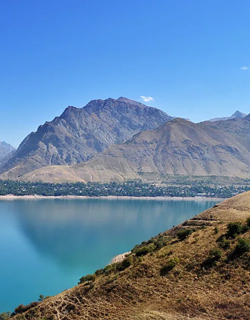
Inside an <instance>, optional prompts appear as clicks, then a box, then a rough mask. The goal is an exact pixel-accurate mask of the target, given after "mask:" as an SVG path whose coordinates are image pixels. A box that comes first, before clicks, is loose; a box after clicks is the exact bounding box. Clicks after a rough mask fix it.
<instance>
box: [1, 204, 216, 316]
mask: <svg viewBox="0 0 250 320" xmlns="http://www.w3.org/2000/svg"><path fill="white" fill-rule="evenodd" d="M217 202H218V201H217ZM217 202H216V201H200V200H198V201H197V200H196V201H195V200H194V201H172V200H171V201H166V200H163V201H160V200H159V201H158V200H104V199H84V200H82V199H81V200H78V199H77V200H75V199H74V200H73V199H71V200H63V199H48V200H44V199H42V200H14V201H0V254H1V263H0V312H5V311H13V310H14V308H15V307H17V306H18V305H19V304H21V303H22V304H28V303H30V302H31V301H37V299H38V297H39V295H40V294H43V295H44V296H47V295H54V294H56V293H59V292H61V291H63V290H65V289H68V288H70V287H72V286H75V285H76V284H77V283H78V280H79V278H80V277H81V276H83V275H86V274H88V273H93V272H94V271H95V270H96V269H99V268H103V267H104V266H105V265H107V264H108V263H109V262H110V261H111V259H112V258H113V257H114V256H116V255H117V254H120V253H123V252H126V251H129V250H130V249H131V248H133V247H134V246H135V245H136V244H138V243H140V242H142V241H143V240H147V239H149V238H151V236H155V235H157V234H158V233H159V232H162V231H165V230H167V229H169V228H171V227H172V226H173V225H177V224H179V223H181V222H183V221H185V220H186V219H188V218H190V217H192V216H194V215H195V214H197V213H199V212H202V211H204V210H205V209H207V208H209V207H212V206H213V205H214V204H215V203H217Z"/></svg>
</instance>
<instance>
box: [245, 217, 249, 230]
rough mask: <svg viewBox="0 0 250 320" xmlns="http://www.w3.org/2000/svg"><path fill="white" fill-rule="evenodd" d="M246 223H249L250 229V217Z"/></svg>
mask: <svg viewBox="0 0 250 320" xmlns="http://www.w3.org/2000/svg"><path fill="white" fill-rule="evenodd" d="M246 223H247V226H248V227H249V228H250V217H249V218H247V221H246Z"/></svg>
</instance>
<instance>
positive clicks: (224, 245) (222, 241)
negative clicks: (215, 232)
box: [216, 236, 230, 250]
mask: <svg viewBox="0 0 250 320" xmlns="http://www.w3.org/2000/svg"><path fill="white" fill-rule="evenodd" d="M216 241H217V242H218V244H219V247H220V248H222V249H225V250H226V249H229V248H230V241H229V240H227V239H226V237H225V236H222V237H219V238H218V239H217V240H216Z"/></svg>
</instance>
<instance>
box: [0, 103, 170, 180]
mask: <svg viewBox="0 0 250 320" xmlns="http://www.w3.org/2000/svg"><path fill="white" fill-rule="evenodd" d="M171 119H172V117H170V116H169V115H167V114H166V113H164V112H163V111H160V110H158V109H156V108H151V107H147V106H145V105H143V104H142V103H139V102H136V101H133V100H129V99H126V98H119V99H117V100H115V99H107V100H93V101H91V102H89V103H88V104H87V105H86V106H85V107H83V108H75V107H68V108H67V109H66V110H65V111H64V112H63V114H62V115H61V116H60V117H56V118H55V119H54V120H53V121H51V122H46V123H45V124H44V125H42V126H40V127H39V128H38V130H37V131H36V132H32V133H31V134H30V135H28V136H27V137H26V138H25V139H24V141H23V142H22V143H21V144H20V146H19V148H18V149H17V150H16V152H14V153H13V154H12V155H11V157H10V158H8V159H7V161H6V162H5V163H4V164H3V165H1V167H0V172H1V173H3V172H5V174H4V177H5V178H7V179H16V178H18V177H19V176H21V175H23V174H25V173H27V172H31V171H33V170H35V169H38V168H41V167H44V166H47V165H72V164H76V163H79V162H82V161H86V160H88V159H90V158H91V157H93V156H94V155H95V154H97V153H99V152H101V151H103V150H104V149H106V148H107V147H109V146H111V145H113V144H118V143H122V142H124V141H125V140H127V139H129V138H131V137H132V136H133V135H134V134H136V133H138V132H140V131H142V130H148V129H153V128H156V127H158V126H159V125H161V124H163V123H165V122H166V121H169V120H171Z"/></svg>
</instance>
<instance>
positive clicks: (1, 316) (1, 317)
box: [0, 312, 10, 320]
mask: <svg viewBox="0 0 250 320" xmlns="http://www.w3.org/2000/svg"><path fill="white" fill-rule="evenodd" d="M8 319H10V312H2V313H0V320H8Z"/></svg>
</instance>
